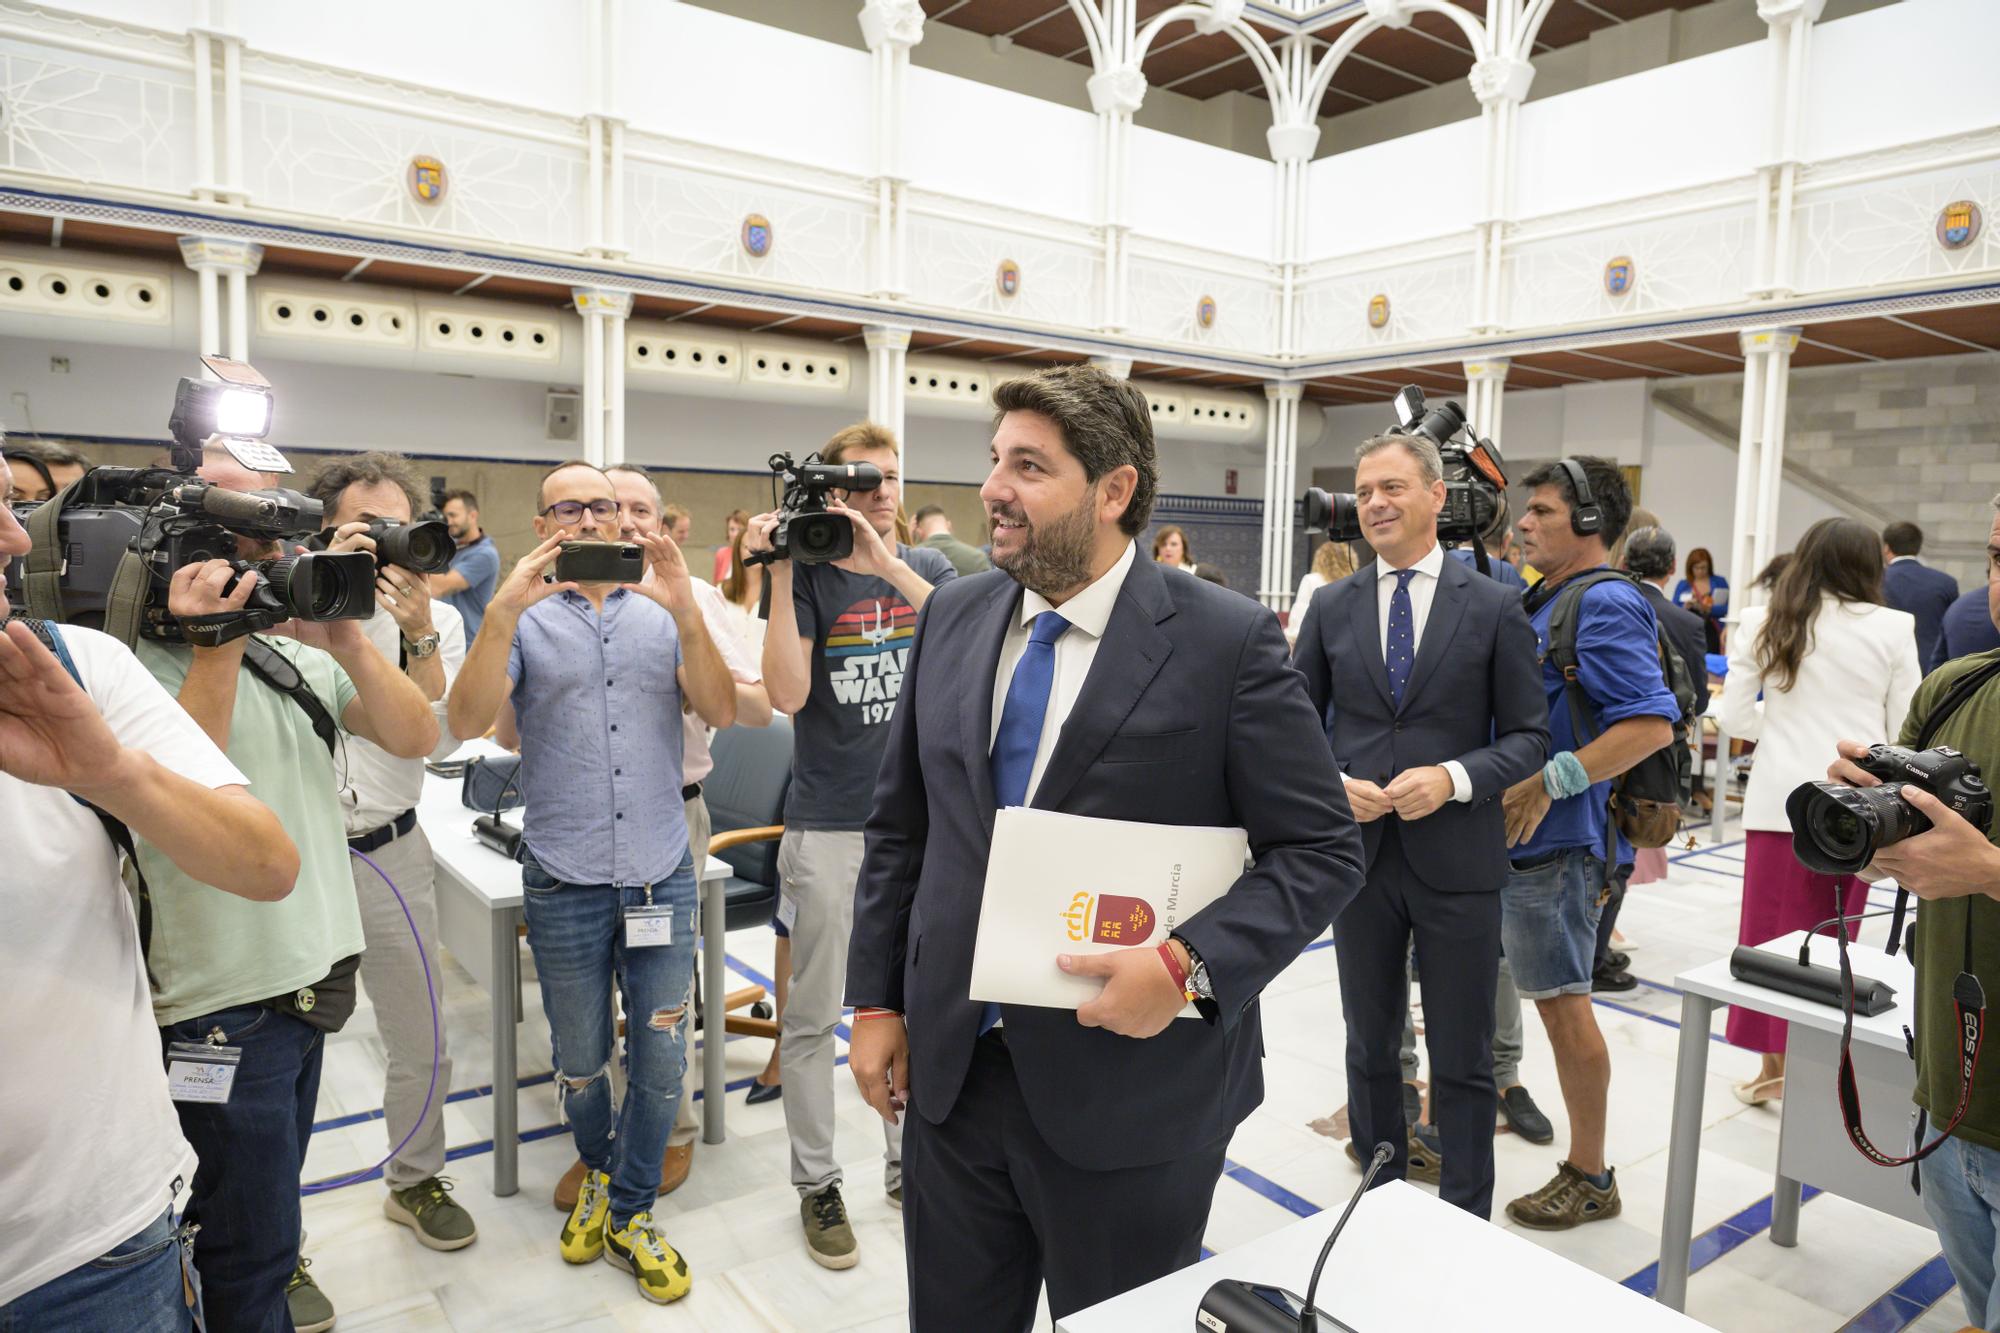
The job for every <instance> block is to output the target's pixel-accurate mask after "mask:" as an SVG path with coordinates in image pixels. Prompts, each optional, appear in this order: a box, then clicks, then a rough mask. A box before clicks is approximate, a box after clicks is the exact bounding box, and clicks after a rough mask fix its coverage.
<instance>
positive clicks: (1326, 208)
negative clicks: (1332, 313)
mask: <svg viewBox="0 0 2000 1333" xmlns="http://www.w3.org/2000/svg"><path fill="white" fill-rule="evenodd" d="M1465 95H1466V97H1467V98H1470V97H1471V96H1472V94H1471V93H1470V92H1466V94H1465ZM1339 123H1340V122H1339V120H1335V121H1334V126H1335V130H1334V131H1332V132H1333V133H1337V132H1338V126H1339ZM1485 144H1486V136H1485V129H1484V126H1483V125H1482V124H1481V123H1480V121H1479V120H1478V119H1477V118H1476V117H1475V118H1474V119H1472V120H1466V121H1460V122H1458V123H1457V124H1453V125H1441V126H1439V127H1438V128H1436V129H1432V130H1424V131H1422V132H1420V133H1417V134H1412V135H1408V136H1406V137H1404V138H1401V139H1391V140H1389V141H1387V142H1384V143H1377V144H1370V145H1368V146H1367V147H1366V148H1356V149H1353V150H1352V151H1350V152H1344V153H1336V154H1335V155H1333V156H1331V157H1323V158H1320V159H1319V160H1318V161H1317V162H1314V163H1313V164H1312V165H1311V167H1310V168H1309V169H1308V173H1307V205H1306V207H1307V210H1308V211H1307V214H1306V219H1307V220H1306V254H1307V255H1308V256H1310V257H1311V258H1314V259H1325V258H1328V257H1331V256H1334V255H1348V254H1360V253H1363V252H1365V251H1369V250H1378V249H1382V248H1385V247H1387V246H1392V245H1402V244H1404V243H1406V242H1409V241H1421V240H1427V239H1429V238H1430V237H1433V236H1446V235H1450V234H1451V233H1453V232H1462V231H1466V230H1468V229H1469V228H1470V227H1471V226H1472V224H1473V223H1474V221H1476V220H1477V218H1478V214H1479V197H1480V191H1481V190H1482V189H1483V186H1482V184H1481V182H1482V180H1483V179H1484V177H1483V175H1482V172H1483V167H1482V165H1481V162H1482V158H1483V157H1484V154H1485Z"/></svg>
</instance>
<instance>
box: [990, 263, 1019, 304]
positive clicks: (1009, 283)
mask: <svg viewBox="0 0 2000 1333" xmlns="http://www.w3.org/2000/svg"><path fill="white" fill-rule="evenodd" d="M993 285H994V286H995V287H996V288H998V289H999V291H1000V294H1001V295H1002V296H1013V295H1016V294H1017V293H1019V292H1020V290H1021V266H1020V265H1019V264H1017V263H1015V262H1014V261H1013V260H1011V259H1003V260H1001V261H1000V267H999V269H997V270H996V271H995V272H994V275H993Z"/></svg>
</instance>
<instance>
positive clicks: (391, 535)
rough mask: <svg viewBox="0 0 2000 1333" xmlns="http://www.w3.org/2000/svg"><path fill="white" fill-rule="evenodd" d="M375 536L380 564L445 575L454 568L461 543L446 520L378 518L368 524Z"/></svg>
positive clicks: (369, 533) (369, 529)
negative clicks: (400, 521)
mask: <svg viewBox="0 0 2000 1333" xmlns="http://www.w3.org/2000/svg"><path fill="white" fill-rule="evenodd" d="M368 535H369V536H370V537H372V538H374V539H375V559H376V562H377V563H379V564H384V565H400V566H401V567H402V568H404V569H408V570H414V571H416V572H417V573H419V574H442V573H444V572H445V571H446V570H448V569H450V568H451V558H452V556H453V555H454V554H456V553H457V550H458V544H457V543H456V542H454V541H452V539H451V529H450V528H449V527H447V526H446V525H445V524H443V523H436V522H422V523H391V522H390V521H389V520H387V519H381V518H378V519H376V520H375V521H374V522H373V523H371V524H369V525H368Z"/></svg>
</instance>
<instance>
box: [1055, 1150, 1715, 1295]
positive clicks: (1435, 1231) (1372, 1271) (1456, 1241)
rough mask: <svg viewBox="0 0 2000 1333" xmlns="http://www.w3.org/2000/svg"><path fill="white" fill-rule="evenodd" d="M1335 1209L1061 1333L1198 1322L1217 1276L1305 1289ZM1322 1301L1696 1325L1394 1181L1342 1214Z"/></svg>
mask: <svg viewBox="0 0 2000 1333" xmlns="http://www.w3.org/2000/svg"><path fill="white" fill-rule="evenodd" d="M1343 1206H1344V1205H1343ZM1339 1217H1340V1213H1339V1212H1338V1211H1337V1210H1334V1209H1328V1210H1327V1211H1325V1212H1321V1213H1316V1214H1314V1215H1313V1216H1311V1217H1307V1218H1303V1219H1301V1220H1299V1221H1297V1222H1294V1223H1292V1224H1291V1225H1290V1226H1287V1227H1284V1228H1283V1229H1281V1230H1278V1231H1274V1232H1272V1233H1271V1234H1270V1235H1268V1236H1264V1237H1261V1238H1259V1239H1257V1240H1254V1241H1251V1242H1250V1243H1249V1244H1247V1245H1239V1246H1237V1247H1236V1248H1235V1249H1233V1250H1228V1251H1225V1252H1224V1253H1222V1254H1218V1255H1216V1256H1215V1257H1214V1258H1212V1259H1204V1260H1203V1261H1202V1262H1200V1263H1198V1264H1195V1265H1194V1266H1192V1267H1190V1268H1183V1269H1182V1270H1181V1271H1180V1272H1178V1273H1170V1274H1168V1275H1167V1276H1166V1277H1163V1278H1160V1279H1158V1280H1157V1281H1154V1282H1149V1283H1147V1284H1146V1285H1145V1286H1143V1287H1138V1288H1135V1289H1133V1290H1132V1291H1128V1292H1126V1293H1125V1294H1124V1295H1122V1296H1115V1297H1113V1298H1112V1299H1110V1300H1108V1301H1105V1302H1103V1303H1102V1304H1099V1305H1093V1306H1091V1307H1090V1308H1089V1309H1088V1310H1079V1311H1077V1312H1076V1313H1075V1314H1073V1315H1070V1316H1068V1317H1067V1318H1065V1319H1062V1320H1059V1321H1058V1322H1057V1324H1056V1329H1057V1333H1132V1330H1134V1329H1145V1330H1148V1333H1151V1331H1152V1330H1162V1331H1163V1333H1164V1331H1165V1330H1177V1329H1193V1328H1194V1327H1195V1322H1194V1314H1195V1307H1196V1306H1197V1305H1198V1304H1199V1303H1200V1301H1201V1297H1202V1293H1203V1292H1205V1291H1207V1290H1208V1289H1209V1287H1210V1286H1211V1285H1213V1284H1214V1283H1215V1282H1217V1281H1219V1280H1220V1279H1222V1278H1241V1279H1244V1280H1247V1281H1251V1282H1262V1283H1268V1284H1270V1285H1271V1286H1275V1287H1284V1288H1287V1289H1288V1290H1290V1291H1293V1292H1296V1293H1297V1294H1298V1295H1299V1296H1301V1297H1303V1296H1304V1295H1305V1294H1306V1284H1307V1283H1308V1282H1309V1281H1310V1280H1311V1278H1312V1269H1313V1262H1314V1261H1315V1260H1316V1259H1318V1258H1319V1250H1320V1246H1322V1245H1324V1244H1326V1237H1327V1233H1328V1232H1329V1231H1331V1230H1332V1229H1333V1224H1334V1222H1335V1221H1336V1220H1337V1219H1338V1218H1339ZM1439 1258H1443V1259H1444V1260H1445V1261H1446V1270H1445V1271H1447V1272H1448V1275H1449V1276H1448V1280H1444V1281H1436V1282H1421V1283H1412V1282H1411V1281H1410V1280H1409V1278H1410V1274H1411V1272H1412V1271H1413V1270H1412V1265H1413V1264H1416V1265H1422V1264H1425V1263H1434V1262H1435V1261H1436V1260H1437V1259H1439ZM1317 1304H1318V1305H1319V1308H1320V1309H1322V1310H1324V1311H1326V1313H1328V1314H1329V1315H1332V1316H1333V1317H1334V1318H1336V1319H1338V1320H1340V1321H1341V1322H1342V1323H1344V1324H1346V1325H1347V1326H1348V1327H1349V1328H1352V1329H1354V1330H1355V1331H1356V1333H1389V1331H1390V1330H1394V1331H1395V1333H1418V1331H1421V1330H1426V1329H1435V1330H1438V1331H1439V1333H1446V1331H1448V1333H1462V1330H1465V1329H1478V1330H1480V1333H1509V1331H1510V1330H1518V1331H1519V1333H1546V1330H1548V1329H1549V1328H1552V1327H1560V1328H1592V1327H1595V1328H1608V1329H1617V1330H1619V1333H1647V1330H1652V1329H1659V1330H1662V1331H1663V1333H1666V1331H1669V1330H1671V1331H1672V1333H1689V1331H1691V1330H1696V1329H1700V1328H1701V1327H1702V1325H1700V1324H1697V1323H1695V1322H1694V1321H1693V1320H1692V1319H1689V1318H1688V1317H1687V1316H1686V1315H1683V1314H1678V1313H1676V1312H1674V1311H1672V1310H1668V1309H1667V1308H1665V1307H1664V1306H1661V1305H1657V1304H1655V1303H1653V1302H1652V1301H1649V1300H1647V1299H1646V1298H1645V1297H1644V1296H1641V1295H1639V1294H1638V1293H1637V1292H1634V1291H1629V1290H1627V1289H1626V1288H1624V1287H1621V1286H1619V1285H1618V1284H1617V1283H1615V1282H1613V1281H1611V1280H1610V1279H1608V1278H1604V1277H1600V1276H1598V1275H1597V1274H1596V1273H1593V1272H1591V1271H1590V1270H1589V1269H1587V1268H1584V1267H1581V1266H1580V1265H1577V1264H1574V1263H1571V1262H1570V1261H1569V1260H1567V1259H1565V1258H1563V1257H1562V1256H1561V1255H1559V1254H1556V1253H1555V1252H1554V1251H1552V1250H1545V1249H1543V1248H1542V1247H1541V1246H1539V1245H1536V1244H1534V1243H1533V1242H1531V1241H1527V1240H1523V1239H1522V1238H1521V1237H1520V1236H1517V1235H1515V1234H1514V1233H1513V1232H1511V1231H1508V1230H1506V1229H1504V1228H1502V1227H1497V1226H1494V1225H1493V1224H1491V1223H1490V1222H1482V1221H1481V1220H1480V1219H1478V1218H1476V1217H1474V1216H1473V1215H1472V1214H1471V1213H1468V1212H1466V1211H1465V1210H1464V1209H1462V1208H1455V1207H1453V1206H1452V1205H1451V1204H1448V1203H1445V1202H1443V1201H1441V1200H1440V1199H1438V1198H1437V1196H1435V1195H1433V1194H1429V1193H1426V1192H1425V1191H1423V1190H1420V1189H1418V1188H1416V1187H1415V1186H1414V1185H1411V1184H1409V1183H1408V1182H1407V1181H1401V1180H1397V1181H1391V1182H1390V1183H1389V1184H1387V1185H1382V1186H1379V1187H1377V1188H1376V1189H1372V1190H1370V1191H1369V1192H1368V1193H1367V1195H1366V1196H1364V1197H1363V1198H1362V1200H1361V1203H1360V1205H1359V1206H1358V1207H1356V1208H1355V1210H1354V1216H1352V1217H1350V1218H1348V1219H1347V1229H1346V1230H1345V1231H1343V1232H1341V1233H1340V1243H1339V1244H1337V1245H1335V1246H1334V1247H1333V1253H1332V1254H1331V1255H1330V1256H1328V1258H1327V1261H1326V1271H1325V1273H1324V1274H1322V1275H1321V1277H1320V1283H1319V1300H1318V1302H1317Z"/></svg>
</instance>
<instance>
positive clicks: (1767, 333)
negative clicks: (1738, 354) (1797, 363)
mask: <svg viewBox="0 0 2000 1333" xmlns="http://www.w3.org/2000/svg"><path fill="white" fill-rule="evenodd" d="M1799 333H1800V330H1798V329H1795V328H1790V327H1786V328H1773V329H1744V330H1743V331H1742V332H1741V333H1738V334H1737V335H1736V340H1737V342H1738V343H1739V344H1740V345H1741V346H1742V348H1743V355H1745V356H1756V355H1758V354H1759V353H1761V352H1783V353H1784V354H1785V355H1786V356H1790V355H1791V354H1792V353H1793V352H1795V351H1797V350H1798V346H1799Z"/></svg>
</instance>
